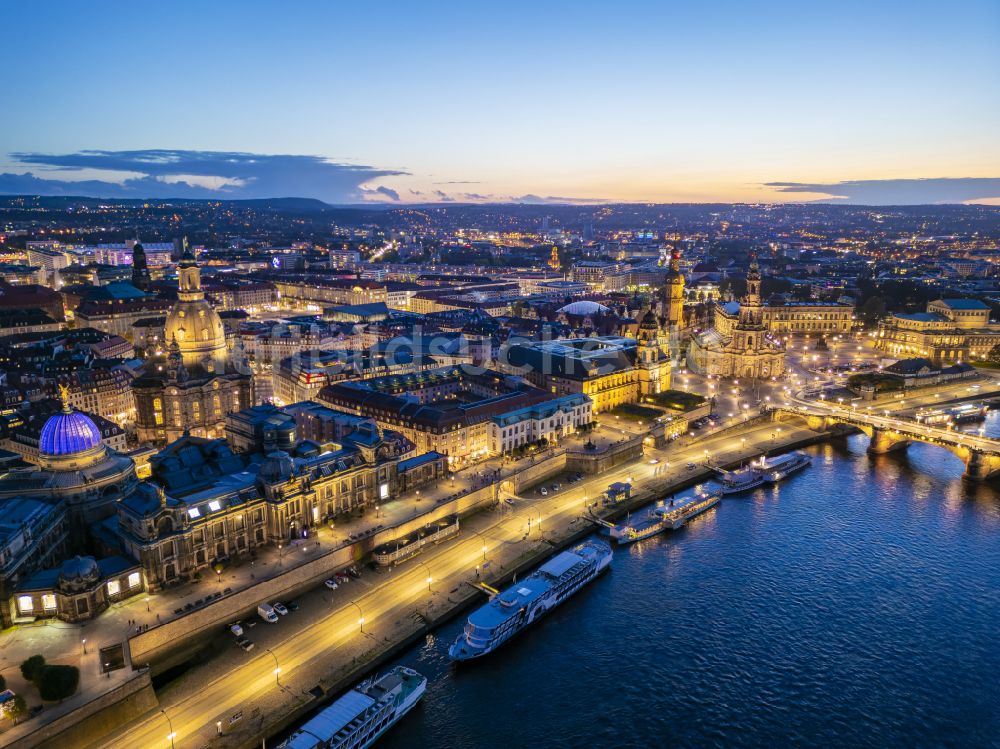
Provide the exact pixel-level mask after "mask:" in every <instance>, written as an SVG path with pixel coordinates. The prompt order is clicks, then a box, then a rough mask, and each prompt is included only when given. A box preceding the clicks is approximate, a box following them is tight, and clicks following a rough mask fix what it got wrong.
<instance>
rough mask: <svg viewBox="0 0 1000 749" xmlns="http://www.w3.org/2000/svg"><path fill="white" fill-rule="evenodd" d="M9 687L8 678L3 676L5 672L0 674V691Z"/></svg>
mask: <svg viewBox="0 0 1000 749" xmlns="http://www.w3.org/2000/svg"><path fill="white" fill-rule="evenodd" d="M6 688H7V680H6V679H5V678H3V674H0V692H2V691H3V690H5V689H6Z"/></svg>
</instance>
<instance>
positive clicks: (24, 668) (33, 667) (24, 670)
mask: <svg viewBox="0 0 1000 749" xmlns="http://www.w3.org/2000/svg"><path fill="white" fill-rule="evenodd" d="M43 668H45V656H43V655H33V656H31V657H30V658H27V659H26V660H25V661H24V662H23V663H22V664H21V676H23V677H24V678H25V679H27V680H28V681H34V680H35V678H36V677H37V676H38V674H39V672H40V671H41V670H42V669H43Z"/></svg>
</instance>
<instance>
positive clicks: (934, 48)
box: [0, 2, 1000, 204]
mask: <svg viewBox="0 0 1000 749" xmlns="http://www.w3.org/2000/svg"><path fill="white" fill-rule="evenodd" d="M235 8H236V6H232V5H214V6H212V7H209V8H206V7H201V6H199V7H195V6H193V5H192V6H185V5H182V6H181V7H179V8H177V9H171V13H169V14H168V13H166V12H162V13H160V14H158V15H157V16H150V14H149V13H148V12H145V11H140V10H138V9H125V10H123V9H121V8H116V9H114V12H112V9H111V6H103V7H101V6H98V7H97V8H96V9H94V8H93V7H91V6H88V7H87V8H74V7H67V8H64V9H63V10H62V13H61V14H60V16H59V17H57V18H44V19H43V18H42V17H41V16H40V14H39V12H38V11H37V10H35V9H31V8H17V9H11V10H10V11H9V12H10V14H11V16H12V21H13V23H14V25H17V26H18V27H19V28H21V29H22V30H23V33H20V34H18V35H17V37H15V38H13V39H11V40H10V42H9V44H8V45H6V46H5V49H4V51H3V52H0V59H2V60H3V61H4V62H5V63H6V67H7V68H8V69H18V70H20V71H21V75H19V76H15V77H12V80H11V81H10V82H9V85H8V87H7V91H6V93H7V101H8V113H9V114H8V117H7V118H6V120H5V122H4V125H3V126H2V128H3V132H4V136H5V137H4V139H3V143H4V146H5V147H4V149H3V153H2V154H0V193H3V194H19V193H27V194H63V195H91V196H99V197H150V198H163V197H178V198H182V197H206V198H207V197H218V198H243V197H246V198H252V197H309V198H317V199H319V200H323V201H325V202H328V203H333V204H354V203H375V202H382V203H387V204H404V203H419V204H423V203H434V202H473V203H474V202H527V203H544V202H559V203H562V202H565V203H593V202H647V201H648V202H808V201H817V200H819V201H828V202H843V203H867V204H905V203H938V202H949V203H951V202H991V203H998V202H1000V176H998V175H1000V149H998V148H997V144H996V136H995V133H996V132H997V131H998V129H1000V127H998V126H1000V102H998V100H997V97H996V96H995V95H992V96H991V95H990V92H991V91H992V90H993V88H994V87H993V85H992V81H991V77H990V73H991V71H993V70H995V69H996V68H997V63H998V62H1000V53H998V49H997V45H996V44H995V42H994V40H993V37H994V36H995V30H996V28H997V27H998V23H1000V10H998V9H997V8H996V7H995V6H992V5H991V4H988V3H976V2H970V3H963V4H961V5H960V6H959V7H957V8H955V7H949V8H947V9H944V8H941V7H939V6H934V5H930V4H927V5H918V6H916V7H914V6H911V5H904V4H901V3H895V2H894V3H886V4H882V5H880V6H878V7H870V6H862V5H855V6H854V7H853V8H846V9H845V8H844V7H843V6H838V8H837V9H836V11H834V10H832V9H828V10H824V9H823V8H808V7H800V6H798V5H796V4H792V3H771V4H769V5H768V6H767V7H756V8H752V9H750V8H744V7H742V6H739V5H736V4H729V3H715V4H712V5H710V6H706V7H704V8H700V9H694V8H678V7H671V6H666V7H661V6H653V5H652V4H645V3H636V4H630V5H627V6H625V7H623V8H616V9H615V13H614V14H613V15H611V14H608V13H605V12H603V10H604V9H603V8H602V6H599V5H584V6H574V7H573V8H572V9H566V8H561V9H557V8H547V9H538V8H533V7H529V6H527V5H519V6H510V5H505V6H504V8H503V9H486V8H473V9H469V8H465V7H463V8H461V9H458V8H457V6H456V7H451V6H444V5H439V6H436V7H435V8H434V9H430V10H428V9H422V8H410V7H406V6H398V7H393V8H391V9H389V12H386V9H384V8H380V9H364V8H347V9H345V8H339V7H338V8H326V7H323V6H320V5H318V4H311V3H307V4H302V5H299V6H298V7H297V12H296V13H295V14H290V13H286V14H283V15H278V14H275V13H273V12H268V10H267V8H266V7H265V6H263V5H260V6H249V7H248V6H244V5H241V6H239V8H240V10H241V12H240V13H234V12H233V11H234V9H235ZM153 28H155V29H156V33H155V34H152V33H150V30H151V29H153ZM98 35H100V37H101V38H102V39H103V40H106V41H103V42H102V43H101V44H99V45H97V46H96V47H95V46H94V45H93V43H92V42H91V41H88V40H90V39H94V38H97V36H98ZM81 40H83V44H84V47H83V48H81ZM90 47H93V49H90ZM81 49H83V50H84V51H81ZM40 52H44V54H40ZM109 103H112V104H113V105H112V106H109ZM11 113H12V114H11Z"/></svg>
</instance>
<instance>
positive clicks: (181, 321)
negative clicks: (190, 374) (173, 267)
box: [164, 252, 229, 374]
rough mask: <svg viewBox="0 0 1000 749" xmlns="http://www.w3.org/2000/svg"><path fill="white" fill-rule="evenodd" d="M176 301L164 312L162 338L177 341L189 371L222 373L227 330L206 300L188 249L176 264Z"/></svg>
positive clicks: (170, 341)
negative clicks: (165, 316) (199, 368)
mask: <svg viewBox="0 0 1000 749" xmlns="http://www.w3.org/2000/svg"><path fill="white" fill-rule="evenodd" d="M177 273H178V288H177V303H176V304H175V305H174V306H173V308H172V309H171V310H170V314H168V315H167V321H166V324H165V325H164V340H165V341H166V342H167V344H168V345H173V342H174V341H177V347H178V348H179V349H180V355H181V359H182V361H183V363H184V366H185V367H186V368H188V369H191V370H196V368H198V367H204V368H205V369H208V370H210V371H212V372H215V373H217V374H221V373H223V372H224V371H225V370H226V365H227V364H228V362H229V351H228V349H227V347H226V329H225V327H223V325H222V319H221V318H220V317H219V314H218V313H217V312H216V311H215V310H214V309H212V305H211V304H209V303H208V301H207V300H206V299H205V292H204V291H202V288H201V273H200V271H199V269H198V263H197V262H196V261H195V259H194V256H192V255H191V254H190V252H188V253H185V255H184V257H183V258H182V259H181V262H180V263H178V265H177Z"/></svg>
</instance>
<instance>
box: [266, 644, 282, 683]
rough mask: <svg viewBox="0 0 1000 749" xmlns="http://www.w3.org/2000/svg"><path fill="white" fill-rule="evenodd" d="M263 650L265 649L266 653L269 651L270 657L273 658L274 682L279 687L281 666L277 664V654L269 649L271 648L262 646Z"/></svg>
mask: <svg viewBox="0 0 1000 749" xmlns="http://www.w3.org/2000/svg"><path fill="white" fill-rule="evenodd" d="M264 650H266V651H267V652H268V653H270V654H271V657H272V658H274V683H275V684H277V685H278V686H279V687H280V686H281V679H280V675H281V666H279V665H278V656H276V655H275V654H274V651H273V650H271V648H264Z"/></svg>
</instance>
